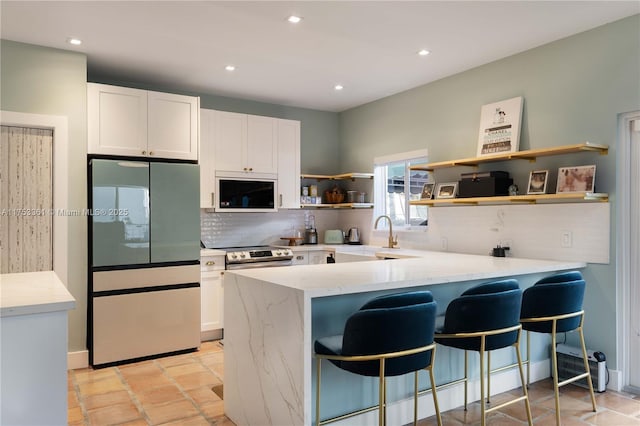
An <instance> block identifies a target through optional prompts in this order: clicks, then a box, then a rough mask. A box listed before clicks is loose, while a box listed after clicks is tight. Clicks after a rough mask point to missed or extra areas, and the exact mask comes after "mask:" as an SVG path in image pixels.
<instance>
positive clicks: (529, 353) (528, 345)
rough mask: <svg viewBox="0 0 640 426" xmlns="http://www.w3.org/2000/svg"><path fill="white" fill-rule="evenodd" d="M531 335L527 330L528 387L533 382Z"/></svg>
mask: <svg viewBox="0 0 640 426" xmlns="http://www.w3.org/2000/svg"><path fill="white" fill-rule="evenodd" d="M530 348H531V337H530V333H529V330H527V387H529V385H530V384H531V349H530Z"/></svg>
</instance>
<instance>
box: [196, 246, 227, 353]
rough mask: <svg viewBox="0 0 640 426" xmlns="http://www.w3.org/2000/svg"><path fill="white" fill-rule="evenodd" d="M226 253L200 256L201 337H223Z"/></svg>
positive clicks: (203, 339)
mask: <svg viewBox="0 0 640 426" xmlns="http://www.w3.org/2000/svg"><path fill="white" fill-rule="evenodd" d="M223 276H224V255H219V256H202V257H201V258H200V291H201V295H200V303H201V306H200V315H201V327H200V339H201V340H202V341H206V340H215V339H220V338H222V329H223V325H224V324H223V320H224V287H223Z"/></svg>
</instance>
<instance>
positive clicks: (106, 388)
mask: <svg viewBox="0 0 640 426" xmlns="http://www.w3.org/2000/svg"><path fill="white" fill-rule="evenodd" d="M78 389H80V397H82V398H84V397H86V396H88V395H97V394H101V393H107V392H115V391H119V390H124V389H125V387H124V384H123V383H122V381H121V380H120V379H119V378H118V377H110V378H107V379H103V380H95V381H94V380H87V381H85V382H84V383H80V384H78Z"/></svg>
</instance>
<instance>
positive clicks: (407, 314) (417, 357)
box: [315, 291, 442, 425]
mask: <svg viewBox="0 0 640 426" xmlns="http://www.w3.org/2000/svg"><path fill="white" fill-rule="evenodd" d="M435 317H436V302H435V301H434V300H433V296H432V294H431V292H430V291H415V292H407V293H397V294H391V295H386V296H380V297H377V298H375V299H372V300H370V301H369V302H367V303H366V304H365V305H364V306H362V307H361V308H360V310H359V311H357V312H355V313H354V314H353V315H351V316H350V317H349V319H348V320H347V323H346V324H345V327H344V333H343V334H342V335H337V336H329V337H324V338H321V339H318V340H316V342H315V356H316V358H317V362H316V366H317V369H316V374H317V377H316V423H315V424H316V425H322V424H326V423H330V422H333V421H337V420H340V419H343V418H346V417H349V416H350V415H345V416H340V417H337V418H334V419H329V420H325V421H320V377H321V369H320V365H321V361H322V360H323V359H327V360H329V361H330V362H331V363H332V364H334V365H335V366H336V367H338V368H340V369H342V370H346V371H349V372H351V373H355V374H358V375H362V376H370V377H376V376H377V377H379V400H378V419H379V420H378V421H379V424H380V425H384V424H386V415H385V414H386V380H385V378H386V377H387V376H399V375H403V374H407V373H410V372H415V376H414V408H413V415H414V425H415V424H416V422H417V417H418V371H420V370H423V369H425V370H427V371H428V372H429V379H430V380H431V390H432V394H433V403H434V406H435V410H436V416H437V420H438V425H442V421H441V419H440V410H439V408H438V399H437V396H436V386H435V379H434V376H433V369H432V368H433V363H434V360H435V356H436V347H435V343H434V342H433V333H434V328H435ZM374 409H375V408H374ZM365 411H366V410H365ZM360 412H362V411H360ZM360 412H357V413H354V415H355V414H359V413H360Z"/></svg>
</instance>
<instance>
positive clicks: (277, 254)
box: [274, 250, 282, 256]
mask: <svg viewBox="0 0 640 426" xmlns="http://www.w3.org/2000/svg"><path fill="white" fill-rule="evenodd" d="M274 254H275V255H276V256H282V252H281V251H280V250H276V251H275V253H274Z"/></svg>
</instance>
